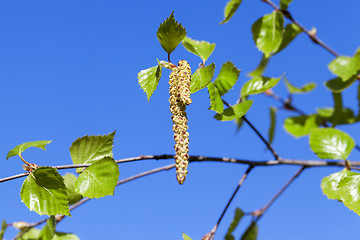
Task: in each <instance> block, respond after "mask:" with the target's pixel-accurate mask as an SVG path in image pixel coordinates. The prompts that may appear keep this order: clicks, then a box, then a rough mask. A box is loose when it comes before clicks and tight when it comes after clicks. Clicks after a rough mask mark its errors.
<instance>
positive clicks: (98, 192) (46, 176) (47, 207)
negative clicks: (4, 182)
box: [7, 132, 120, 239]
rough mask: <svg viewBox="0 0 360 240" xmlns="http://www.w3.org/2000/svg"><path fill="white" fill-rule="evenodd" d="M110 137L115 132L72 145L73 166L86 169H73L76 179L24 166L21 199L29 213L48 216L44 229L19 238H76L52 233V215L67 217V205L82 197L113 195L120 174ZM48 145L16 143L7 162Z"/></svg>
mask: <svg viewBox="0 0 360 240" xmlns="http://www.w3.org/2000/svg"><path fill="white" fill-rule="evenodd" d="M114 136H115V132H113V133H110V134H108V135H103V136H84V137H81V138H79V139H77V140H75V141H74V142H73V143H72V145H71V147H70V154H71V158H72V162H73V164H80V165H84V164H87V165H85V166H86V167H82V168H77V173H78V174H79V175H78V176H76V175H74V174H72V173H67V174H65V175H64V176H61V175H60V174H59V173H58V170H57V169H56V168H53V167H47V166H37V165H35V164H30V166H28V169H29V175H28V177H27V178H26V179H25V181H24V182H23V185H22V187H21V192H20V197H21V200H22V202H23V203H24V204H25V205H26V206H27V207H28V208H29V209H30V210H31V211H35V212H36V213H38V214H39V215H49V216H52V217H51V218H49V219H50V220H48V222H47V225H46V226H45V227H44V229H48V230H44V229H43V230H42V231H39V230H36V229H33V230H30V231H27V232H26V234H24V236H23V237H22V238H21V239H30V237H28V238H26V236H35V235H36V236H37V235H39V236H42V235H41V234H50V233H51V235H52V236H53V235H54V234H55V235H54V236H57V238H55V237H54V238H53V239H77V237H74V238H65V237H64V234H63V233H55V224H56V221H55V218H54V216H56V215H62V216H71V215H70V211H69V206H70V205H73V204H75V203H77V202H78V201H80V200H81V199H82V198H83V197H88V198H100V197H105V196H108V195H113V194H114V189H115V186H116V184H117V181H118V177H119V175H120V173H119V167H118V165H117V163H116V162H115V161H114V159H113V153H112V148H113V143H114ZM50 142H51V141H45V140H43V141H35V142H27V143H23V144H20V145H18V146H16V147H15V148H14V149H12V150H11V151H9V152H8V155H7V159H8V158H10V157H13V156H16V155H18V156H20V157H21V158H22V156H21V154H22V152H23V151H25V150H26V149H27V148H29V147H38V148H41V149H44V150H45V146H46V145H47V144H49V143H50ZM22 159H23V158H22ZM34 166H35V167H34ZM49 229H50V230H49ZM49 232H50V233H49ZM65 235H66V234H65ZM31 239H33V238H31ZM40 239H52V238H40Z"/></svg>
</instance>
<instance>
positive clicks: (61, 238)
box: [52, 232, 80, 240]
mask: <svg viewBox="0 0 360 240" xmlns="http://www.w3.org/2000/svg"><path fill="white" fill-rule="evenodd" d="M52 240H80V238H79V237H78V236H76V235H75V234H72V233H63V232H56V233H55V235H54V237H53V239H52Z"/></svg>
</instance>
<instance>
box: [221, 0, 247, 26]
mask: <svg viewBox="0 0 360 240" xmlns="http://www.w3.org/2000/svg"><path fill="white" fill-rule="evenodd" d="M241 2H242V0H230V1H228V2H227V4H226V6H225V10H224V20H222V21H221V22H220V24H223V23H226V22H227V21H229V20H230V18H231V17H232V16H233V15H234V13H235V12H236V10H237V9H238V7H239V6H240V3H241Z"/></svg>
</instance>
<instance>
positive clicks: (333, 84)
mask: <svg viewBox="0 0 360 240" xmlns="http://www.w3.org/2000/svg"><path fill="white" fill-rule="evenodd" d="M356 79H357V76H356V75H353V76H352V77H351V78H350V79H349V80H347V81H345V82H344V81H343V80H342V79H341V78H339V77H337V78H333V79H330V80H329V81H326V82H325V86H326V87H327V88H328V89H329V90H330V91H332V92H335V93H339V92H342V91H343V90H345V89H346V88H348V87H350V86H351V85H352V84H353V83H354V82H355V80H356Z"/></svg>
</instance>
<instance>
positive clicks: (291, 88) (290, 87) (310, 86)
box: [283, 75, 316, 93]
mask: <svg viewBox="0 0 360 240" xmlns="http://www.w3.org/2000/svg"><path fill="white" fill-rule="evenodd" d="M283 79H284V81H285V85H286V88H287V89H288V91H289V93H306V92H310V91H311V90H313V89H314V88H315V87H316V83H314V82H310V83H308V84H305V85H304V86H302V87H295V86H294V85H292V84H291V83H290V82H289V80H288V79H287V77H286V76H285V75H284V76H283Z"/></svg>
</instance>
